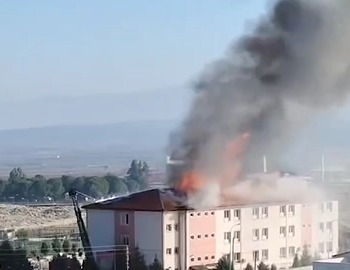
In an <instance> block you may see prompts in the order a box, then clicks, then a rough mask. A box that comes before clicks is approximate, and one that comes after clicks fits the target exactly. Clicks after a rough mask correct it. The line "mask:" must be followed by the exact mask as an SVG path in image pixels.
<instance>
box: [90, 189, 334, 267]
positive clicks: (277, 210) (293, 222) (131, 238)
mask: <svg viewBox="0 0 350 270" xmlns="http://www.w3.org/2000/svg"><path fill="white" fill-rule="evenodd" d="M84 208H85V209H86V212H87V228H88V233H89V236H90V241H91V245H92V247H93V250H94V254H95V257H96V259H97V260H98V261H99V262H100V263H101V264H103V265H104V269H114V268H113V265H114V264H115V260H116V259H115V253H116V251H118V250H121V247H123V246H124V245H128V246H129V248H130V250H133V249H134V248H135V247H138V248H139V250H140V251H141V252H142V253H143V254H144V255H145V259H146V262H147V263H152V262H153V260H154V258H155V257H157V258H158V260H159V261H161V262H162V264H163V266H164V269H172V270H187V269H188V268H189V267H190V266H196V265H214V264H215V263H216V262H217V261H218V259H219V258H221V257H222V256H223V255H229V254H230V253H231V252H230V251H231V249H232V254H233V259H234V262H235V269H244V267H245V266H246V264H247V263H251V264H254V263H255V262H256V263H259V262H261V261H263V262H265V263H266V264H272V263H274V264H275V265H276V266H277V267H278V268H288V267H289V266H291V264H292V261H293V257H294V256H295V254H296V253H297V252H300V253H301V250H302V249H303V248H304V247H306V248H308V250H309V252H310V254H311V255H314V254H316V253H317V255H318V256H320V257H321V258H327V257H329V256H331V255H333V254H335V253H336V252H337V251H338V250H337V248H338V203H337V202H336V201H326V202H313V203H303V202H268V203H267V202H266V203H259V204H239V203H236V204H234V205H224V206H220V207H217V208H215V209H203V210H195V209H191V208H190V207H188V206H187V205H186V196H184V195H183V194H180V193H178V192H177V191H175V190H173V189H164V190H160V189H152V190H147V191H143V192H139V193H135V194H131V195H128V196H125V197H120V198H115V199H110V200H106V201H101V202H97V203H94V204H90V205H86V206H84ZM231 241H233V245H232V247H231Z"/></svg>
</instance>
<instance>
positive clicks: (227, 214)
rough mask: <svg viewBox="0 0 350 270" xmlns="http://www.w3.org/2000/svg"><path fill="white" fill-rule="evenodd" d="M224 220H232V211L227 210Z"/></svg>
mask: <svg viewBox="0 0 350 270" xmlns="http://www.w3.org/2000/svg"><path fill="white" fill-rule="evenodd" d="M224 219H225V220H231V211H230V210H225V211H224Z"/></svg>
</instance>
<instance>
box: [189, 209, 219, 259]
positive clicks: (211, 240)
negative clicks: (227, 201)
mask: <svg viewBox="0 0 350 270" xmlns="http://www.w3.org/2000/svg"><path fill="white" fill-rule="evenodd" d="M192 213H193V216H191V214H190V215H189V216H188V225H189V230H188V232H189V233H188V235H189V245H188V253H187V255H188V256H190V260H189V263H190V265H201V264H204V265H205V264H210V263H215V262H216V260H215V257H214V259H212V256H215V253H216V240H215V232H216V222H215V215H212V214H211V212H210V211H206V212H205V211H203V212H192ZM206 257H207V258H206ZM191 258H193V259H194V260H191ZM199 258H200V260H199Z"/></svg>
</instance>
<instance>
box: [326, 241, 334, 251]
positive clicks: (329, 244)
mask: <svg viewBox="0 0 350 270" xmlns="http://www.w3.org/2000/svg"><path fill="white" fill-rule="evenodd" d="M332 251H333V243H332V242H327V252H332Z"/></svg>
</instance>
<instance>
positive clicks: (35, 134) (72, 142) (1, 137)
mask: <svg viewBox="0 0 350 270" xmlns="http://www.w3.org/2000/svg"><path fill="white" fill-rule="evenodd" d="M178 123H179V120H174V119H167V120H144V121H130V122H121V123H114V124H101V125H65V126H52V127H39V128H27V129H12V130H2V131H0V152H1V151H4V150H5V149H6V150H7V151H9V150H11V149H18V150H20V149H24V150H25V149H35V148H36V149H45V148H54V149H71V150H74V149H80V148H81V149H103V148H105V147H121V148H140V149H152V148H157V149H158V148H161V147H164V146H165V145H166V142H167V139H168V135H169V133H170V132H171V131H172V130H173V129H174V128H175V127H176V125H177V124H178Z"/></svg>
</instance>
